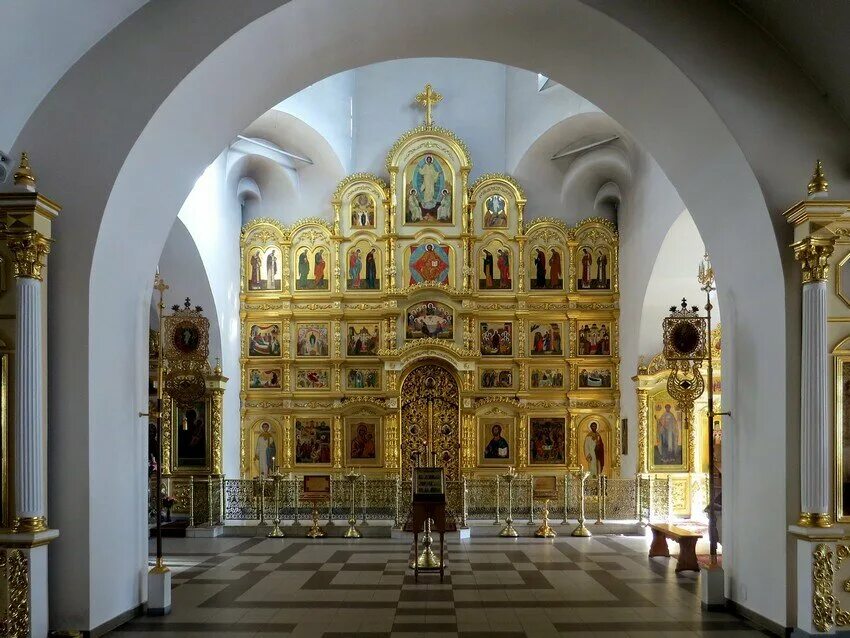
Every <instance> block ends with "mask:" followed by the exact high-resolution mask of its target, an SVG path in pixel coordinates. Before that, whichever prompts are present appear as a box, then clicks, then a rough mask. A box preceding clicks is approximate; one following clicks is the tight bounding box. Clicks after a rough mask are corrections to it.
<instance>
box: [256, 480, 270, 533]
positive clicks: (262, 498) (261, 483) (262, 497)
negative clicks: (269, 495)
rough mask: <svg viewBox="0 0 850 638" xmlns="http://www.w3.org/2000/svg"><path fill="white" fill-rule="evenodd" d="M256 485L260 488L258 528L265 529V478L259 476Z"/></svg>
mask: <svg viewBox="0 0 850 638" xmlns="http://www.w3.org/2000/svg"><path fill="white" fill-rule="evenodd" d="M257 484H258V485H259V488H260V522H259V527H266V526H267V525H268V523H267V522H266V477H265V476H262V475H260V478H259V479H258V480H257Z"/></svg>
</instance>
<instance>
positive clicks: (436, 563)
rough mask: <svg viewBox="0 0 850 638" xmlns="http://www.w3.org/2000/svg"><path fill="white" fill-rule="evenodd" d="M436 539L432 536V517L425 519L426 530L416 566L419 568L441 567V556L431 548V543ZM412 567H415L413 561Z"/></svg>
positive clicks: (411, 562)
mask: <svg viewBox="0 0 850 638" xmlns="http://www.w3.org/2000/svg"><path fill="white" fill-rule="evenodd" d="M433 542H434V539H433V538H432V537H431V519H430V518H428V519H425V531H424V532H423V536H422V551H421V552H420V553H419V556H418V557H417V558H416V567H418V568H419V569H440V565H441V563H440V558H439V557H438V556H437V555H436V554H435V553H434V550H433V549H431V544H432V543H433ZM410 567H411V569H412V568H413V567H414V565H413V561H410Z"/></svg>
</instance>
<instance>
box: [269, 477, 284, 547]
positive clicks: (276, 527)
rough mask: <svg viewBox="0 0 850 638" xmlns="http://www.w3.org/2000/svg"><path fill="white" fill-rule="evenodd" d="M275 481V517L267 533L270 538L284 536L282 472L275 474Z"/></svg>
mask: <svg viewBox="0 0 850 638" xmlns="http://www.w3.org/2000/svg"><path fill="white" fill-rule="evenodd" d="M272 480H273V481H274V518H273V519H272V524H273V526H272V530H271V531H270V532H269V533H268V534H267V537H268V538H283V537H284V533H283V530H282V529H280V474H275V475H274V477H273V479H272Z"/></svg>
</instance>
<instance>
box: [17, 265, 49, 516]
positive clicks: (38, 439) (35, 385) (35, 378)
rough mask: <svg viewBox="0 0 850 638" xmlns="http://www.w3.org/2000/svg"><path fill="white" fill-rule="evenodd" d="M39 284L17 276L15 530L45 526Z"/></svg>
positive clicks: (30, 279)
mask: <svg viewBox="0 0 850 638" xmlns="http://www.w3.org/2000/svg"><path fill="white" fill-rule="evenodd" d="M41 286H42V282H41V280H40V279H36V278H34V277H18V278H17V313H16V314H17V333H16V334H17V344H16V348H15V508H16V509H15V515H16V518H17V519H18V529H19V531H27V532H36V531H42V530H43V529H45V528H46V520H45V489H44V418H43V408H42V400H43V391H44V388H43V373H44V370H43V364H42V343H41V338H42V330H41V292H42V291H41Z"/></svg>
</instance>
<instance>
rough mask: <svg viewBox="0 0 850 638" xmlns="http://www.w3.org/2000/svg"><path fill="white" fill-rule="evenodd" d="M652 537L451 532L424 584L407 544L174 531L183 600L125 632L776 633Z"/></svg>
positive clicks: (494, 636)
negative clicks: (710, 601) (708, 597)
mask: <svg viewBox="0 0 850 638" xmlns="http://www.w3.org/2000/svg"><path fill="white" fill-rule="evenodd" d="M647 547H648V542H647V540H646V539H644V538H634V537H603V536H596V537H593V538H589V539H577V538H569V537H566V538H557V539H554V540H542V539H534V538H520V539H516V540H510V541H508V540H505V539H501V538H475V537H473V538H472V539H471V540H467V541H457V540H455V541H453V542H449V543H448V544H447V555H448V561H447V569H446V577H445V582H444V583H443V584H440V580H439V575H432V574H428V575H422V576H420V579H419V583H418V584H415V583H414V582H413V573H412V572H411V571H410V570H409V569H407V567H406V565H407V562H408V560H409V557H410V546H409V544H408V543H407V542H405V541H401V540H393V539H370V538H364V539H360V540H354V541H346V540H344V539H333V538H326V539H321V540H316V541H310V540H306V539H289V538H286V539H266V538H251V539H247V540H246V539H244V538H215V539H199V538H198V539H166V540H165V550H166V555H167V557H168V560H167V562H168V564H169V565H170V566H171V568H172V569H173V571H174V577H173V600H172V603H173V605H172V606H173V611H172V613H171V614H170V615H168V616H166V617H162V618H153V617H146V618H139V619H136V620H134V621H132V622H130V623H128V624H127V625H124V626H123V627H121V628H120V630H118V631H115V632H113V633H112V634H110V635H111V636H115V637H116V638H118V637H121V638H129V637H130V636H143V635H144V636H150V635H151V633H155V634H158V635H170V634H180V635H181V636H183V635H194V636H199V637H200V636H206V637H209V636H214V635H216V634H218V635H227V636H245V637H248V636H262V637H270V636H278V635H279V636H288V637H293V638H295V637H300V636H305V637H306V636H315V637H320V636H323V637H326V638H337V637H342V636H359V637H361V638H366V637H389V636H404V637H406V638H411V637H412V636H428V637H429V638H434V637H436V636H462V637H464V638H477V637H482V638H484V637H486V638H499V637H501V638H514V637H520V636H530V637H534V638H537V637H541V638H542V637H545V636H607V637H614V636H653V637H656V636H703V635H706V636H708V635H712V636H713V635H721V634H723V635H725V634H729V635H733V636H763V635H769V634H766V632H761V631H758V630H757V629H755V628H754V627H753V626H752V625H750V624H748V623H747V622H745V621H743V620H741V619H740V618H737V617H734V616H731V615H729V614H725V613H703V612H702V611H701V610H700V605H699V599H698V598H697V585H698V582H697V579H698V576H697V575H696V574H686V575H679V576H677V575H675V574H674V572H673V568H674V567H675V560H674V559H672V560H671V559H663V558H661V559H659V558H656V559H651V560H650V559H648V558H647Z"/></svg>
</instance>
